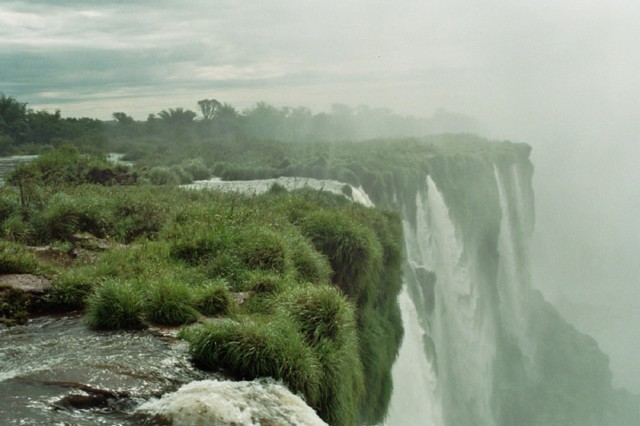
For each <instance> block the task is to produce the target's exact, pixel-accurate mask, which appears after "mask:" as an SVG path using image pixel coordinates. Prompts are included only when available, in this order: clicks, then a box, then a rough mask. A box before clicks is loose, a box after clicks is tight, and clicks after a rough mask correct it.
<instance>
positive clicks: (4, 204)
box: [0, 187, 20, 222]
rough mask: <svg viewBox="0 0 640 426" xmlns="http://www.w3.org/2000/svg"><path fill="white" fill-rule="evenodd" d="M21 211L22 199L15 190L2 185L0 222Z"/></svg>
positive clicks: (0, 188) (0, 191)
mask: <svg viewBox="0 0 640 426" xmlns="http://www.w3.org/2000/svg"><path fill="white" fill-rule="evenodd" d="M19 211H20V199H19V197H18V194H17V193H16V192H15V191H11V190H9V189H7V188H2V187H0V222H3V221H5V220H7V219H8V218H9V217H11V216H12V215H13V214H15V213H18V212H19Z"/></svg>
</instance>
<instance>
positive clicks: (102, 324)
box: [86, 279, 147, 330]
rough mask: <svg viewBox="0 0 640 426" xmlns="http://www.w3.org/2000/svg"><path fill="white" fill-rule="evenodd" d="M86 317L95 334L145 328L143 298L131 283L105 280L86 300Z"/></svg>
mask: <svg viewBox="0 0 640 426" xmlns="http://www.w3.org/2000/svg"><path fill="white" fill-rule="evenodd" d="M86 317H87V324H88V325H89V327H91V328H93V329H95V330H140V329H143V328H146V327H147V322H146V318H145V299H144V295H143V294H142V292H140V291H139V290H138V289H137V288H136V287H135V286H134V285H132V284H131V282H128V281H120V280H117V279H108V280H107V281H106V282H105V283H104V284H102V286H100V287H99V288H98V289H97V291H96V292H95V293H94V294H93V295H91V296H90V297H89V298H88V300H87V312H86Z"/></svg>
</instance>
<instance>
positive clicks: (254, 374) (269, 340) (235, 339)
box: [183, 317, 321, 406]
mask: <svg viewBox="0 0 640 426" xmlns="http://www.w3.org/2000/svg"><path fill="white" fill-rule="evenodd" d="M183 337H185V338H187V339H188V340H190V343H191V345H190V351H191V355H192V357H193V359H194V361H195V362H196V364H197V365H198V366H200V367H201V368H205V369H208V370H220V369H222V370H223V371H224V372H226V373H227V374H230V375H232V376H234V377H236V378H238V379H243V380H253V379H256V378H258V377H273V378H274V379H276V380H282V381H283V382H284V383H285V384H286V385H287V387H288V388H289V389H291V391H292V392H295V393H298V394H301V395H303V396H304V398H305V399H306V401H307V403H309V404H310V405H311V406H316V404H317V402H318V398H319V385H320V375H321V372H320V366H319V364H318V360H317V358H316V356H315V354H314V353H313V351H312V350H311V348H310V347H309V346H308V345H307V344H306V343H305V341H304V339H303V337H302V335H301V334H300V333H298V332H297V330H295V328H293V327H292V323H291V321H290V320H288V319H286V318H284V317H275V318H272V319H270V320H268V319H266V318H258V319H257V320H250V319H246V318H244V319H241V320H240V321H232V320H228V319H227V320H219V321H215V322H211V323H208V324H205V325H202V326H198V327H196V328H195V329H194V330H190V331H189V332H188V333H185V334H183Z"/></svg>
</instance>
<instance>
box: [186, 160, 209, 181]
mask: <svg viewBox="0 0 640 426" xmlns="http://www.w3.org/2000/svg"><path fill="white" fill-rule="evenodd" d="M182 168H183V169H184V170H185V171H186V172H187V173H189V174H190V175H191V176H193V179H194V180H205V179H209V178H210V177H211V172H210V171H209V169H208V168H207V166H206V165H205V164H204V161H202V158H195V159H192V160H188V161H183V162H182Z"/></svg>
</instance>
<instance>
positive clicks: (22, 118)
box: [0, 94, 28, 142]
mask: <svg viewBox="0 0 640 426" xmlns="http://www.w3.org/2000/svg"><path fill="white" fill-rule="evenodd" d="M27 128H28V125H27V104H26V103H21V102H18V101H17V100H16V99H15V98H13V97H11V96H5V95H4V94H0V136H4V137H5V138H9V139H10V140H12V141H14V142H15V141H18V140H21V139H22V138H23V137H24V136H25V134H26V132H27Z"/></svg>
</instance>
